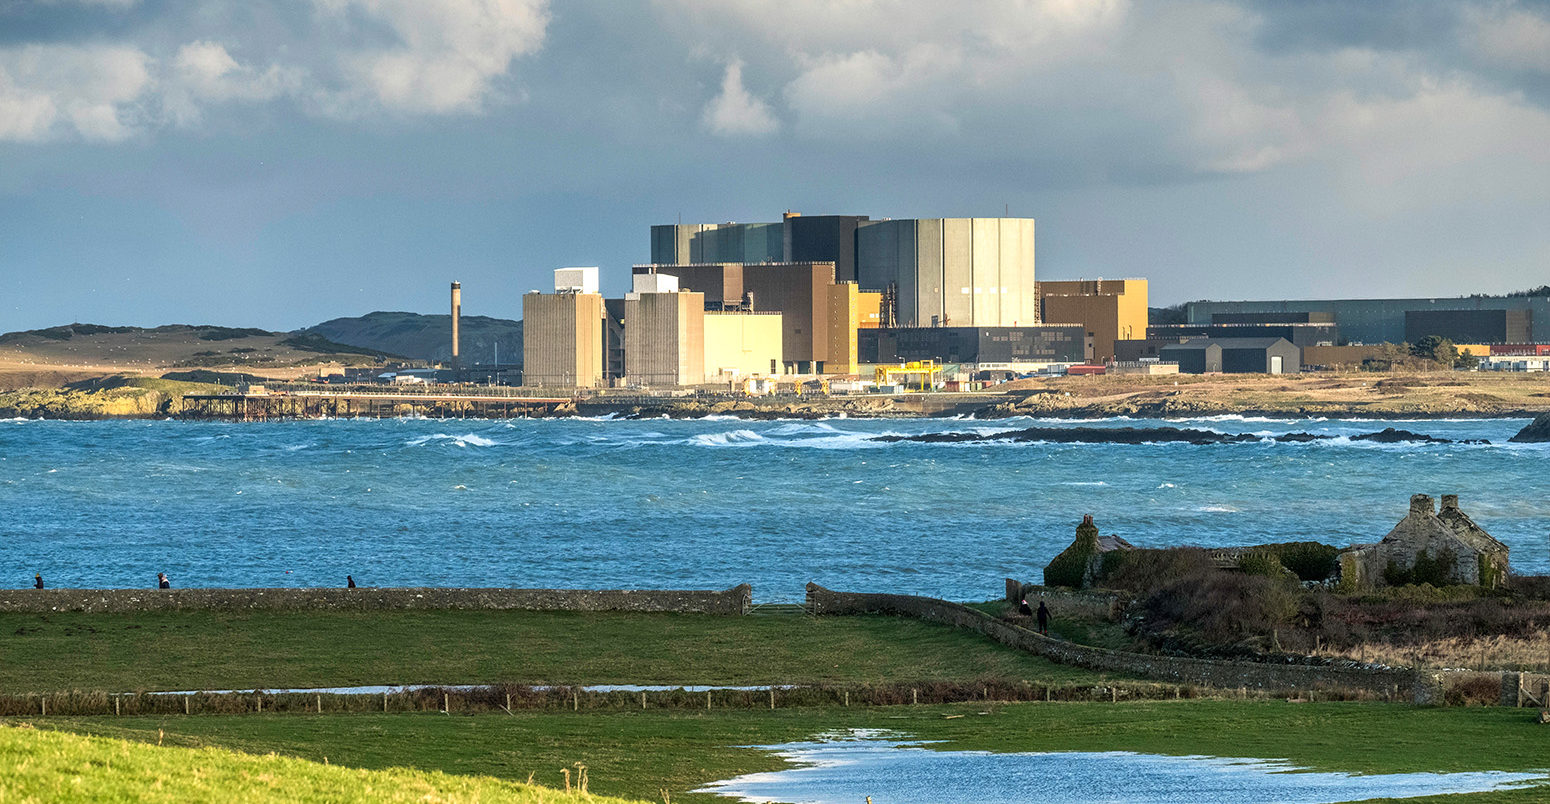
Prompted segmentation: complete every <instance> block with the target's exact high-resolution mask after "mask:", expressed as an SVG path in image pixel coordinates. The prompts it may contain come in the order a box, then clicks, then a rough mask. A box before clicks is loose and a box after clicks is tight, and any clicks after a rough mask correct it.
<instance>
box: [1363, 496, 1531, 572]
mask: <svg viewBox="0 0 1550 804" xmlns="http://www.w3.org/2000/svg"><path fill="white" fill-rule="evenodd" d="M1507 570H1508V548H1507V545H1505V544H1502V543H1501V542H1499V541H1497V540H1496V539H1495V538H1493V537H1492V536H1491V534H1489V533H1486V532H1485V529H1484V528H1481V527H1480V526H1479V525H1477V524H1475V521H1474V520H1473V519H1470V518H1469V515H1468V514H1466V513H1464V511H1463V510H1462V509H1460V508H1459V504H1458V495H1457V494H1444V495H1442V509H1441V510H1437V509H1436V507H1435V502H1434V501H1433V500H1432V498H1431V497H1430V496H1429V495H1426V494H1416V495H1412V496H1411V498H1410V511H1409V513H1407V514H1406V515H1405V518H1404V519H1401V520H1400V521H1399V524H1397V525H1395V526H1394V529H1393V530H1391V531H1389V533H1388V535H1387V536H1384V537H1383V541H1381V542H1378V543H1377V544H1362V545H1357V546H1355V547H1349V548H1347V549H1345V550H1343V551H1341V553H1340V579H1341V583H1342V585H1344V586H1346V587H1347V588H1356V589H1361V588H1373V587H1377V586H1391V585H1402V584H1407V583H1429V584H1432V585H1433V586H1442V585H1445V584H1467V585H1471V586H1484V587H1487V588H1495V587H1498V586H1500V585H1501V584H1502V583H1503V582H1504V581H1505V580H1506V578H1507Z"/></svg>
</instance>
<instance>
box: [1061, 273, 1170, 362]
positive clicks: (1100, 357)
mask: <svg viewBox="0 0 1550 804" xmlns="http://www.w3.org/2000/svg"><path fill="white" fill-rule="evenodd" d="M1038 287H1039V304H1040V305H1041V313H1042V316H1041V317H1042V319H1043V320H1044V321H1045V322H1048V323H1051V324H1081V325H1082V326H1083V327H1084V328H1085V329H1086V330H1087V337H1089V338H1091V339H1092V354H1091V355H1090V359H1091V360H1093V361H1095V362H1099V363H1110V362H1113V361H1114V360H1116V359H1117V357H1116V351H1115V342H1116V341H1120V340H1126V339H1131V338H1143V337H1146V334H1147V315H1148V311H1147V293H1146V280H1145V279H1077V280H1057V281H1054V282H1048V281H1045V282H1040V283H1038Z"/></svg>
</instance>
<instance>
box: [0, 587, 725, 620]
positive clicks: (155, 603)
mask: <svg viewBox="0 0 1550 804" xmlns="http://www.w3.org/2000/svg"><path fill="white" fill-rule="evenodd" d="M752 604H753V587H751V586H749V585H748V584H742V585H740V586H734V587H732V588H731V589H727V590H725V591H721V592H711V591H690V590H677V589H609V590H590V589H441V588H401V587H396V588H360V589H20V590H5V591H0V612H12V613H27V614H47V613H50V612H63V611H76V612H84V613H88V614H129V613H135V612H147V611H404V610H433V609H463V610H482V611H516V610H521V611H638V612H678V613H685V614H724V615H741V614H746V613H748V609H749V607H750V606H751V605H752Z"/></svg>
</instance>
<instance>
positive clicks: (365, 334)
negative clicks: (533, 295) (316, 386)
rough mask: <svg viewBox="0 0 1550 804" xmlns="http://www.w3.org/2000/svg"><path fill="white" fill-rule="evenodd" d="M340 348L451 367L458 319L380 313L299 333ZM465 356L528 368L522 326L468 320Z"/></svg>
mask: <svg viewBox="0 0 1550 804" xmlns="http://www.w3.org/2000/svg"><path fill="white" fill-rule="evenodd" d="M298 332H299V333H302V334H309V335H318V336H321V337H323V338H327V339H328V340H330V341H333V342H335V343H345V344H350V345H351V346H358V347H362V348H365V349H374V350H378V351H382V352H391V353H393V354H399V355H404V356H405V357H410V358H413V359H415V360H426V361H430V362H435V363H445V362H448V361H450V360H451V359H452V316H450V315H420V314H418V313H405V312H381V311H379V312H375V313H368V314H366V315H362V316H354V317H351V318H335V319H332V320H329V321H324V322H323V323H321V324H317V325H315V326H311V327H307V328H306V329H303V330H298ZM461 337H462V353H463V355H462V356H463V360H464V362H465V363H493V362H495V351H496V346H497V345H499V347H500V362H502V363H506V364H511V363H521V362H522V322H521V321H512V320H510V319H505V318H490V317H489V316H482V315H466V316H463V318H462V333H461Z"/></svg>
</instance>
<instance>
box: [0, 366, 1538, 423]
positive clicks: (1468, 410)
mask: <svg viewBox="0 0 1550 804" xmlns="http://www.w3.org/2000/svg"><path fill="white" fill-rule="evenodd" d="M232 390H234V389H230V388H228V387H227V386H219V385H209V384H204V385H195V384H192V383H172V382H170V381H165V380H155V379H143V378H142V379H139V380H133V381H125V382H123V383H114V384H111V385H110V386H107V387H100V388H93V389H84V388H30V389H24V390H18V391H4V392H0V419H5V418H13V417H17V418H27V419H63V420H113V419H127V420H154V419H166V418H172V419H185V420H201V419H215V420H227V421H229V420H232V419H231V415H230V413H229V412H228V411H229V410H230V407H229V406H228V407H226V408H225V409H222V408H220V407H219V406H215V407H212V406H210V405H209V404H208V403H207V402H203V401H201V400H200V399H199V398H185V395H186V394H205V395H209V394H220V393H225V392H230V391H232ZM475 390H476V389H472V388H467V387H461V386H448V387H447V388H446V389H445V390H442V389H438V393H437V394H428V395H426V398H425V400H424V401H423V402H422V401H420V400H412V401H403V400H400V401H398V402H397V403H396V404H389V405H385V406H383V408H382V409H381V411H380V412H381V413H382V414H383V416H384V418H386V417H389V416H391V417H393V418H402V417H413V416H424V417H426V418H460V417H465V416H467V414H468V413H470V412H472V411H473V409H471V408H470V406H469V404H467V403H460V402H459V401H458V396H459V395H460V394H468V393H474V392H475ZM688 394H689V395H679V396H665V395H664V396H650V395H646V394H643V393H641V392H639V391H634V392H632V391H627V390H624V389H610V390H606V391H595V392H591V393H590V395H587V396H576V397H574V398H573V400H572V401H570V402H566V403H563V404H560V405H558V406H556V407H554V408H553V409H552V410H548V411H544V412H530V413H526V414H522V415H528V416H533V417H540V418H564V417H577V416H580V417H602V416H614V417H618V418H623V419H635V418H661V417H664V416H665V417H667V418H671V419H701V418H706V417H710V416H727V417H732V418H737V419H745V420H779V419H797V420H803V419H806V420H813V419H829V418H856V419H932V418H943V419H950V418H973V419H977V420H987V421H988V420H996V419H1008V418H1016V417H1030V418H1036V419H1061V420H1072V421H1081V420H1097V419H1111V418H1121V417H1126V418H1131V419H1158V420H1177V419H1200V418H1209V417H1213V416H1242V417H1257V418H1266V419H1276V420H1288V421H1292V420H1302V419H1319V418H1325V419H1330V418H1337V419H1351V420H1366V421H1393V420H1416V421H1426V420H1437V419H1474V420H1493V419H1532V418H1535V417H1536V416H1538V415H1541V414H1544V413H1546V412H1550V374H1545V373H1535V374H1517V375H1509V374H1493V373H1484V374H1482V373H1470V372H1423V373H1407V374H1378V373H1366V372H1346V373H1309V374H1297V375H1239V374H1228V375H1164V376H1151V377H1143V376H1123V375H1120V376H1099V377H1058V378H1055V377H1038V378H1028V379H1022V380H1016V381H1012V382H1009V383H1004V384H1002V385H998V386H994V387H992V388H988V389H985V390H982V391H974V392H943V391H929V392H915V393H903V394H896V395H889V396H882V395H873V394H855V395H819V394H811V395H800V396H798V395H786V396H765V397H744V396H734V395H733V394H731V393H730V392H728V391H727V390H725V389H717V390H709V389H700V390H699V391H691V392H688ZM561 396H562V398H563V396H568V395H561ZM285 398H286V396H285V395H284V394H275V395H273V396H271V397H270V399H271V400H279V401H280V402H283V401H284V400H285ZM268 410H269V413H270V414H280V413H284V414H285V415H269V416H267V417H266V418H267V419H268V420H278V419H288V418H297V417H296V416H295V413H294V412H288V411H286V408H285V406H284V405H279V406H271V407H270V408H269V409H268ZM294 410H295V409H294V408H293V409H292V411H294ZM512 413H513V414H516V411H512Z"/></svg>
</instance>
